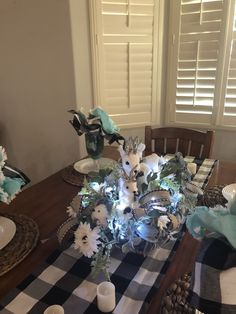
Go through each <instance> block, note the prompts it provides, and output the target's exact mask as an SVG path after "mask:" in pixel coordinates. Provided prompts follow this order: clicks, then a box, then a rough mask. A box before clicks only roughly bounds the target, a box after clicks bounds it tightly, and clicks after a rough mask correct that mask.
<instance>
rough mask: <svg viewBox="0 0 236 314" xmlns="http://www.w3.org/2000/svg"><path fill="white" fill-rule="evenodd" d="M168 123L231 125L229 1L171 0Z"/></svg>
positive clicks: (233, 79)
mask: <svg viewBox="0 0 236 314" xmlns="http://www.w3.org/2000/svg"><path fill="white" fill-rule="evenodd" d="M169 31H170V33H169V60H168V86H167V91H168V93H167V107H168V109H169V111H168V113H167V115H166V117H167V123H168V124H180V125H188V124H189V125H196V126H197V125H200V126H202V127H209V126H211V127H214V126H216V127H226V128H227V127H228V128H232V127H236V17H235V0H172V1H171V2H170V24H169Z"/></svg>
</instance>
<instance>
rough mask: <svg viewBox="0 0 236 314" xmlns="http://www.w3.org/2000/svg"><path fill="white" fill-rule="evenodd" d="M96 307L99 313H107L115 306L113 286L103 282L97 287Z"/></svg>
mask: <svg viewBox="0 0 236 314" xmlns="http://www.w3.org/2000/svg"><path fill="white" fill-rule="evenodd" d="M97 305H98V308H99V310H100V311H101V312H104V313H108V312H111V311H113V310H114V308H115V306H116V295H115V286H114V285H113V283H111V282H109V281H104V282H102V283H100V284H99V285H98V286H97Z"/></svg>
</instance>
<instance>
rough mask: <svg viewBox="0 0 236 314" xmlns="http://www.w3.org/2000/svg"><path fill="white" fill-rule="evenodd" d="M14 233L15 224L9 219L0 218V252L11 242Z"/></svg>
mask: <svg viewBox="0 0 236 314" xmlns="http://www.w3.org/2000/svg"><path fill="white" fill-rule="evenodd" d="M15 233H16V224H15V223H14V222H13V221H12V220H11V219H9V218H6V217H3V216H0V250H1V249H3V248H4V247H5V246H6V245H7V244H8V243H9V242H10V241H11V240H12V238H13V237H14V235H15Z"/></svg>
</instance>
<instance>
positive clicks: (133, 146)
mask: <svg viewBox="0 0 236 314" xmlns="http://www.w3.org/2000/svg"><path fill="white" fill-rule="evenodd" d="M145 147H146V146H145V144H143V143H141V142H140V140H139V138H138V137H135V138H132V137H130V138H129V139H128V140H126V141H125V143H124V145H120V146H119V148H118V151H119V153H120V156H121V163H122V168H123V170H124V171H125V173H126V174H127V175H129V174H130V173H131V171H132V169H134V167H135V170H134V173H135V174H136V175H138V174H139V175H138V177H139V178H138V181H139V182H140V181H141V182H145V183H146V180H147V176H148V174H149V173H150V172H155V173H156V172H159V170H160V164H161V163H162V158H161V157H159V156H158V155H157V154H155V153H153V154H151V155H149V156H145V157H144V158H142V156H143V151H144V150H145Z"/></svg>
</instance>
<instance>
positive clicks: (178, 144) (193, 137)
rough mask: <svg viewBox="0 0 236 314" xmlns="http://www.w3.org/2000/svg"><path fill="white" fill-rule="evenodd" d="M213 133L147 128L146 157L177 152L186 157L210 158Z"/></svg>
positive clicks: (182, 129)
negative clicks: (151, 154)
mask: <svg viewBox="0 0 236 314" xmlns="http://www.w3.org/2000/svg"><path fill="white" fill-rule="evenodd" d="M213 138H214V132H213V131H207V132H202V131H197V130H190V129H184V128H171V127H170V128H169V127H166V128H155V129H152V128H151V127H150V126H146V127H145V144H146V155H148V154H150V153H152V152H157V153H159V154H161V155H164V154H167V153H171V154H174V153H176V152H177V151H179V152H181V153H182V154H183V155H184V156H186V155H191V156H196V157H199V158H209V157H210V156H211V151H212V146H213Z"/></svg>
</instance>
